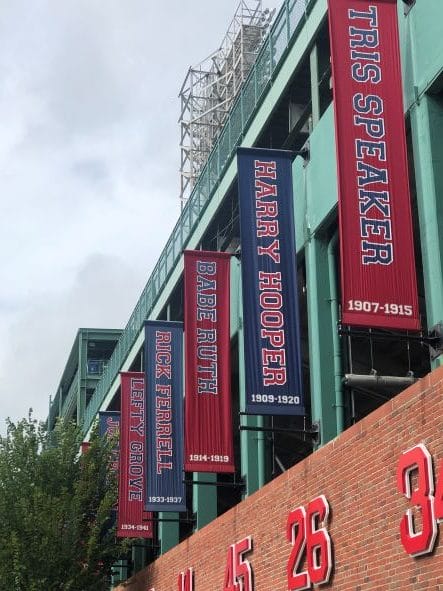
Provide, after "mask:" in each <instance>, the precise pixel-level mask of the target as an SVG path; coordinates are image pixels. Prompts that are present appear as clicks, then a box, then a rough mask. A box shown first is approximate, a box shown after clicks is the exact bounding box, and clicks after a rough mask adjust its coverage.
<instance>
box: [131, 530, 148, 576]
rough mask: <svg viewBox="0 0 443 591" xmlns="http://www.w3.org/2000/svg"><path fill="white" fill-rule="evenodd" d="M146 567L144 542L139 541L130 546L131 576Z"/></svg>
mask: <svg viewBox="0 0 443 591" xmlns="http://www.w3.org/2000/svg"><path fill="white" fill-rule="evenodd" d="M145 565H146V547H145V545H144V540H143V539H142V538H140V540H139V541H138V542H137V543H136V544H134V545H133V546H132V574H133V575H135V573H138V572H139V571H140V570H142V569H143V568H145Z"/></svg>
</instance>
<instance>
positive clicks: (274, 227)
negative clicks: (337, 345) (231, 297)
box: [237, 148, 305, 415]
mask: <svg viewBox="0 0 443 591" xmlns="http://www.w3.org/2000/svg"><path fill="white" fill-rule="evenodd" d="M292 157H293V154H292V153H291V152H286V151H282V150H265V149H256V148H239V149H238V151H237V161H238V186H239V206H240V230H241V263H242V265H241V267H242V285H243V324H244V340H245V366H246V367H245V373H246V408H245V410H246V412H247V413H250V414H261V415H303V414H304V413H305V409H304V405H303V395H302V375H301V357H300V334H299V314H298V296H297V261H296V254H295V230H294V205H293V195H292Z"/></svg>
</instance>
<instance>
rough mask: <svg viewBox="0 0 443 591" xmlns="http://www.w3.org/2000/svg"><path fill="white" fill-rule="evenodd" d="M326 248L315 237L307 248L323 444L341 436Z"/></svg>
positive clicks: (314, 397) (314, 401) (315, 400)
mask: <svg viewBox="0 0 443 591" xmlns="http://www.w3.org/2000/svg"><path fill="white" fill-rule="evenodd" d="M327 247H328V245H327V243H326V242H323V241H322V240H319V239H318V238H317V237H316V236H311V237H310V240H309V241H308V243H307V245H306V273H307V277H306V279H307V297H308V324H309V326H308V330H309V364H310V377H311V410H312V421H319V422H320V436H321V442H320V444H321V445H324V444H325V443H327V442H328V441H330V440H331V439H333V438H334V437H336V436H337V434H338V429H337V415H336V394H335V379H334V347H333V339H332V330H331V326H332V318H331V303H330V298H331V295H330V290H329V268H328V248H327Z"/></svg>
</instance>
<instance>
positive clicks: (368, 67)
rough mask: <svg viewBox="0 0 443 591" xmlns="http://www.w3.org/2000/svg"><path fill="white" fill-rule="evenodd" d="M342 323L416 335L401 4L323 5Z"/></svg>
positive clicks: (343, 1) (361, 0)
mask: <svg viewBox="0 0 443 591" xmlns="http://www.w3.org/2000/svg"><path fill="white" fill-rule="evenodd" d="M328 4H329V28H330V39H331V54H332V74H333V81H334V107H335V135H336V144H337V168H338V182H339V223H340V251H341V287H342V306H343V323H344V324H351V325H360V326H362V325H363V326H371V327H382V328H393V329H418V328H419V324H420V323H419V310H418V297H417V284H416V276H415V259H414V244H413V235H412V219H411V205H410V195H409V181H408V163H407V153H406V139H405V123H404V111H403V95H402V83H401V65H400V50H399V40H398V23H397V0H370V1H369V0H328Z"/></svg>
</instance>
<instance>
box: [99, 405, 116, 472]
mask: <svg viewBox="0 0 443 591" xmlns="http://www.w3.org/2000/svg"><path fill="white" fill-rule="evenodd" d="M119 432H120V412H119V411H118V410H100V411H99V413H98V433H99V435H100V437H114V438H115V444H114V446H113V448H112V454H111V455H112V458H111V465H110V468H111V470H112V471H113V472H116V473H118V465H119V453H120V451H119Z"/></svg>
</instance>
